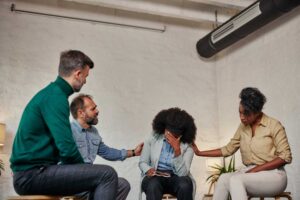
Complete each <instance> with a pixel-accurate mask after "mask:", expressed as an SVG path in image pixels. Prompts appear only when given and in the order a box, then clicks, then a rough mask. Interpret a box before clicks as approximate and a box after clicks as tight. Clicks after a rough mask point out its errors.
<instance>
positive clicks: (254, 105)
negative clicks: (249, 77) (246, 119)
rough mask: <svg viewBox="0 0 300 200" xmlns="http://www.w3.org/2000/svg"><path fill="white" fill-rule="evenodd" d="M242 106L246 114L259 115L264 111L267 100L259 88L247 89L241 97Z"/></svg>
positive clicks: (242, 92) (243, 90)
mask: <svg viewBox="0 0 300 200" xmlns="http://www.w3.org/2000/svg"><path fill="white" fill-rule="evenodd" d="M239 97H240V99H241V101H240V104H241V105H242V106H243V108H244V110H245V114H250V113H259V112H261V111H262V109H263V107H264V104H265V103H266V101H267V99H266V97H265V95H263V93H261V92H260V91H259V90H258V89H257V88H252V87H246V88H244V89H242V91H241V93H240V95H239Z"/></svg>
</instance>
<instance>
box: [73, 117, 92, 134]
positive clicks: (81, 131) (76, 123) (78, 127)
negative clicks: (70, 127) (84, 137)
mask: <svg viewBox="0 0 300 200" xmlns="http://www.w3.org/2000/svg"><path fill="white" fill-rule="evenodd" d="M72 123H73V124H74V125H75V127H76V129H77V130H80V133H83V132H86V131H89V130H92V128H93V126H91V127H90V128H87V129H85V128H83V127H82V126H81V125H80V124H79V122H78V121H77V120H76V119H73V121H72Z"/></svg>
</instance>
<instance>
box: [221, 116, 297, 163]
mask: <svg viewBox="0 0 300 200" xmlns="http://www.w3.org/2000/svg"><path fill="white" fill-rule="evenodd" d="M239 148H240V151H241V155H242V161H243V163H244V165H251V164H255V165H261V164H264V163H266V162H269V161H272V160H273V159H275V158H277V157H279V158H281V159H283V160H285V161H286V162H287V163H290V162H291V161H292V154H291V149H290V145H289V143H288V139H287V136H286V133H285V129H284V127H283V126H282V125H281V123H280V122H279V121H278V120H276V119H273V118H271V117H269V116H267V115H265V114H263V116H262V119H261V122H260V124H259V125H258V126H257V128H256V130H255V135H254V136H253V137H252V130H251V127H250V126H249V125H248V126H245V125H243V124H242V123H241V124H240V126H239V127H238V129H237V131H236V133H235V135H234V136H233V138H232V139H231V140H230V142H229V143H228V144H227V145H226V146H224V147H222V148H221V151H222V154H223V156H229V155H232V154H233V153H235V152H236V151H237V150H238V149H239Z"/></svg>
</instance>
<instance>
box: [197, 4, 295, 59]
mask: <svg viewBox="0 0 300 200" xmlns="http://www.w3.org/2000/svg"><path fill="white" fill-rule="evenodd" d="M299 5H300V0H258V1H256V2H254V3H253V4H251V5H250V6H248V7H247V8H245V9H244V10H242V11H241V12H240V13H238V14H237V15H235V16H233V17H232V18H230V19H229V20H227V21H226V22H224V23H223V24H222V25H221V26H219V27H218V28H216V29H214V30H213V31H211V32H210V33H209V34H207V35H206V36H204V37H203V38H202V39H200V40H199V41H198V42H197V45H196V48H197V51H198V53H199V55H200V56H202V57H205V58H209V57H211V56H213V55H215V54H216V53H218V52H219V51H221V50H222V49H224V48H226V47H228V46H230V45H232V44H233V43H235V42H237V41H239V40H240V39H242V38H243V37H245V36H247V35H248V34H250V33H252V32H254V31H256V30H257V29H259V28H260V27H262V26H264V25H266V24H267V23H269V22H271V21H273V20H274V19H276V18H278V17H280V16H281V15H283V14H285V13H287V12H289V11H291V10H292V9H293V8H295V7H297V6H299Z"/></svg>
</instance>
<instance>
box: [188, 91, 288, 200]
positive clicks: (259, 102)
mask: <svg viewBox="0 0 300 200" xmlns="http://www.w3.org/2000/svg"><path fill="white" fill-rule="evenodd" d="M239 97H240V99H241V100H240V105H239V114H240V119H241V123H240V125H239V127H238V129H237V131H236V133H235V135H234V136H233V138H232V139H231V140H230V142H229V143H228V144H227V145H226V146H224V147H222V148H219V149H214V150H208V151H200V150H199V149H198V147H197V146H196V144H193V150H194V152H195V154H196V155H197V156H206V157H221V156H224V157H226V156H229V155H232V154H234V153H235V152H236V151H237V150H238V149H240V152H241V156H242V161H243V164H244V165H245V167H244V168H242V169H241V170H238V171H236V172H232V173H226V174H222V175H221V176H220V178H219V179H218V182H217V184H216V189H215V192H214V195H213V200H227V198H228V195H229V194H230V195H231V198H232V200H247V196H248V195H251V196H274V195H276V194H279V193H281V192H283V191H284V190H285V188H286V186H287V176H286V172H285V170H284V165H285V164H287V163H290V162H291V160H292V155H291V150H290V146H289V143H288V140H287V136H286V133H285V129H284V127H283V126H282V125H281V123H280V122H279V121H278V120H276V119H273V118H271V117H269V116H267V115H266V114H264V113H263V112H262V108H263V106H264V104H265V102H266V97H265V96H264V95H263V94H262V93H261V92H260V91H259V90H258V89H257V88H244V89H243V90H242V91H241V93H240V95H239Z"/></svg>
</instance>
